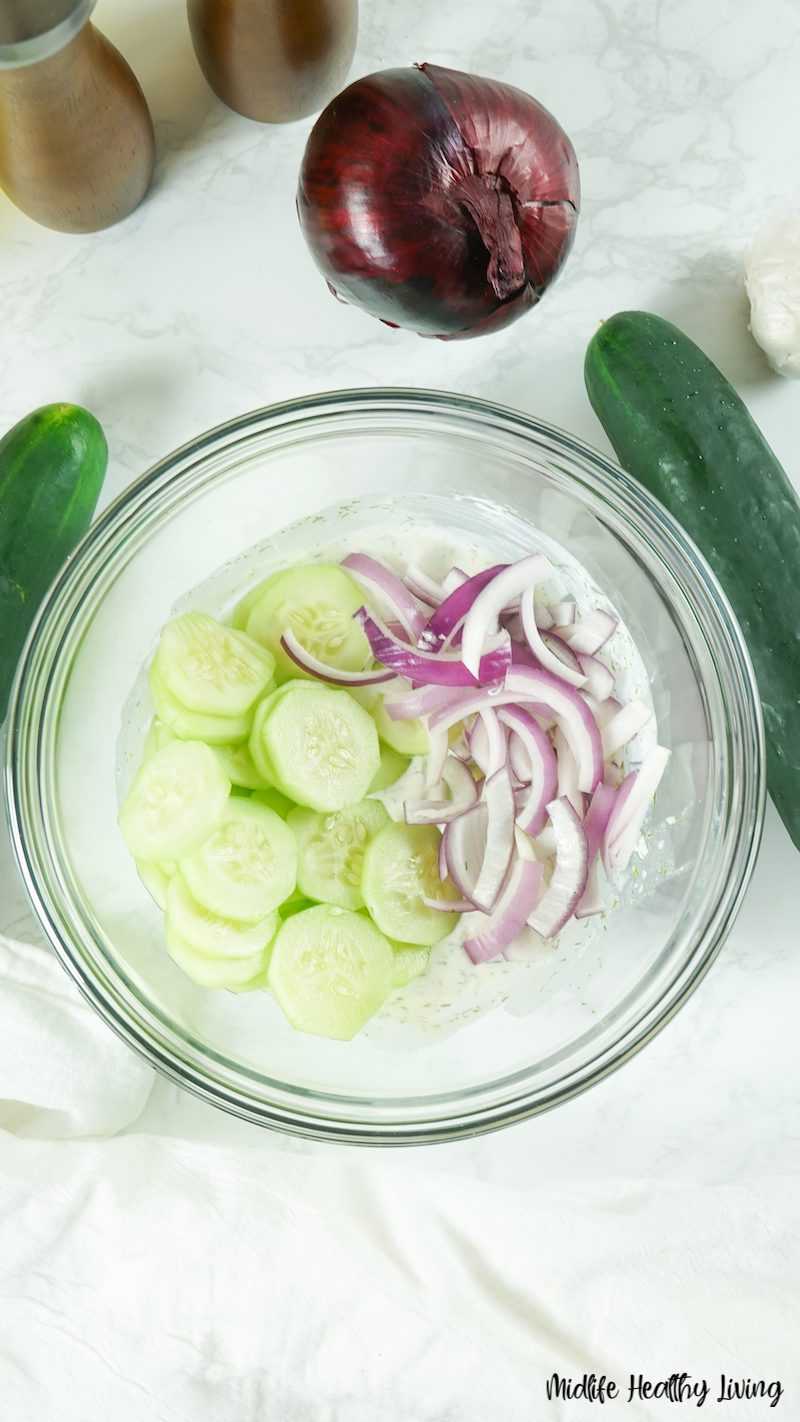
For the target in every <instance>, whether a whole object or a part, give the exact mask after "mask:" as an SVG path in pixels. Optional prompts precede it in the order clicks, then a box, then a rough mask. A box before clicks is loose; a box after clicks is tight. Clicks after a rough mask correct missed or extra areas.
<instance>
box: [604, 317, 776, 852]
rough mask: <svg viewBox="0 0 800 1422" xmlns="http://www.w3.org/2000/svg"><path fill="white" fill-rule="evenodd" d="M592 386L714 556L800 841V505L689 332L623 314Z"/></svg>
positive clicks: (609, 420) (609, 327)
mask: <svg viewBox="0 0 800 1422" xmlns="http://www.w3.org/2000/svg"><path fill="white" fill-rule="evenodd" d="M585 377H586V388H587V390H588V392H589V399H590V400H591V402H592V406H593V408H594V410H595V413H596V414H597V416H598V417H599V419H600V422H601V424H602V425H603V428H604V430H605V431H606V434H607V435H608V437H609V439H610V440H611V443H612V445H613V446H614V449H615V451H616V454H617V458H618V459H619V462H620V464H621V465H622V467H623V469H626V470H627V471H628V473H629V474H632V475H633V477H634V478H635V479H637V480H638V481H639V482H640V483H641V484H644V486H645V487H646V488H647V489H649V490H650V492H651V493H652V494H655V496H656V498H657V499H660V501H661V503H662V504H664V505H665V507H666V508H667V509H669V511H670V513H671V514H673V515H674V517H675V518H676V519H677V520H678V521H679V523H681V524H682V525H683V527H684V528H685V529H686V532H687V533H688V534H689V536H690V537H691V538H692V539H693V540H694V542H695V543H696V544H697V546H698V548H699V549H700V551H701V552H702V553H703V554H704V555H705V557H706V558H707V559H708V562H709V563H710V564H711V567H712V568H713V570H714V572H715V573H716V575H717V577H718V578H719V581H720V583H721V584H722V587H723V589H724V590H725V592H726V594H727V596H728V598H729V600H730V603H731V606H732V607H733V610H734V612H735V613H736V616H737V618H738V620H739V625H740V626H741V629H742V632H743V634H744V638H745V641H746V643H747V646H748V649H749V651H750V656H751V658H752V662H753V666H754V668H755V673H756V678H757V681H758V688H759V693H760V696H761V705H762V708H763V712H764V727H765V732H766V743H767V784H768V786H769V792H770V795H771V796H772V799H773V800H774V802H775V805H776V807H777V809H778V812H779V813H780V816H781V819H782V820H783V822H784V824H785V825H786V828H787V829H788V831H789V834H790V835H791V837H792V840H793V841H794V843H795V845H797V847H798V848H800V502H798V498H797V495H796V493H795V491H794V489H793V488H792V485H791V484H790V482H789V480H788V478H787V477H786V474H785V473H784V471H783V469H782V468H781V465H780V464H779V463H778V461H777V459H776V458H775V455H774V454H773V452H772V450H771V449H770V447H769V445H768V444H767V442H766V440H765V439H764V436H763V435H762V433H761V431H760V430H759V428H758V426H757V425H756V424H755V423H754V421H753V419H752V418H751V416H750V414H749V413H748V411H747V409H746V407H745V406H744V404H743V403H742V401H741V400H740V399H739V396H738V395H737V394H736V391H735V390H734V389H733V386H732V385H730V384H729V382H728V381H727V380H726V379H725V377H724V375H722V373H721V372H720V371H719V370H717V367H716V366H715V365H714V364H713V362H712V361H710V360H709V359H708V356H706V355H704V354H703V352H702V351H701V350H700V349H699V348H698V347H697V346H696V345H695V344H694V342H693V341H690V340H689V338H688V337H687V336H685V335H684V334H683V332H682V331H679V330H678V328H677V327H676V326H672V325H671V324H670V323H669V321H664V320H662V319H661V317H659V316H652V315H650V314H649V313H647V312H645V311H620V312H619V313H618V314H617V315H616V316H612V317H610V319H609V320H607V321H605V322H604V324H603V325H602V326H601V327H600V329H599V331H597V333H596V334H595V335H594V336H593V337H592V340H591V341H590V343H589V348H588V350H587V352H586V366H585Z"/></svg>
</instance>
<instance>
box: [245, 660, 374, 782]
mask: <svg viewBox="0 0 800 1422" xmlns="http://www.w3.org/2000/svg"><path fill="white" fill-rule="evenodd" d="M259 710H260V708H259ZM250 750H251V754H252V756H253V760H254V761H255V763H256V765H257V766H258V767H259V769H261V766H262V764H263V765H264V766H266V767H267V768H268V769H269V770H270V771H271V773H272V778H273V779H274V781H275V784H276V786H277V788H278V789H279V790H281V791H282V792H283V794H284V795H288V796H289V798H290V800H294V801H295V802H296V803H297V804H298V805H307V806H309V807H310V808H311V809H312V810H343V809H344V808H345V806H347V805H357V804H358V802H359V801H360V800H363V798H364V796H365V795H366V793H367V790H368V788H369V786H370V784H371V783H372V780H373V779H374V777H375V775H376V773H377V770H378V767H379V765H380V762H381V754H380V748H379V745H378V733H377V731H376V730H375V722H374V721H373V719H372V717H371V716H370V715H369V713H368V712H367V711H365V710H364V709H363V707H361V706H359V704H358V702H357V701H354V700H353V698H352V696H349V695H348V693H347V692H346V691H332V690H330V688H328V687H326V686H321V685H320V684H319V683H316V684H315V685H313V686H312V685H310V684H309V683H305V682H304V683H303V684H302V685H301V686H295V687H293V688H292V689H291V690H290V691H286V692H285V693H284V694H283V695H282V696H278V697H277V698H276V700H275V702H274V703H273V705H272V709H271V710H270V712H269V714H268V715H267V716H266V718H265V719H264V721H263V723H262V722H261V720H260V718H259V719H258V720H257V724H256V725H255V726H254V728H253V735H252V736H251V738H250Z"/></svg>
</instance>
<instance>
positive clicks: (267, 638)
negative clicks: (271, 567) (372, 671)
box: [247, 563, 370, 678]
mask: <svg viewBox="0 0 800 1422" xmlns="http://www.w3.org/2000/svg"><path fill="white" fill-rule="evenodd" d="M363 603H364V594H363V593H362V592H361V591H360V589H359V588H357V587H356V585H355V583H354V582H353V580H352V578H349V577H348V576H347V574H346V573H345V572H343V571H342V569H341V568H338V567H336V565H335V564H333V563H312V564H310V565H308V566H306V567H304V568H289V569H288V570H287V572H285V573H283V574H282V575H281V576H280V577H277V578H276V579H275V581H274V582H271V584H270V585H269V586H268V587H267V588H266V590H265V591H264V593H263V596H262V597H261V598H259V600H258V601H257V602H256V604H255V606H254V607H253V609H252V611H251V613H250V616H249V617H248V619H247V634H248V636H249V637H252V638H254V640H255V641H256V642H260V643H261V645H262V646H264V647H266V648H267V649H268V650H269V651H270V652H271V653H272V655H273V656H274V658H275V664H276V675H277V676H279V677H292V678H297V677H303V676H305V675H306V673H304V672H303V670H302V668H300V667H298V665H297V663H296V662H294V661H293V660H292V658H291V657H289V656H288V655H287V654H286V652H284V650H283V648H282V646H281V637H282V636H283V633H284V632H285V631H286V629H287V627H289V628H291V630H292V632H293V633H294V635H295V637H296V638H297V640H298V642H299V643H300V645H301V647H304V648H305V649H306V651H308V652H311V654H312V655H313V656H315V657H318V658H319V660H320V661H321V662H324V663H325V664H326V666H331V667H336V668H338V669H339V670H340V671H361V670H362V668H363V667H364V666H366V664H367V661H368V659H369V657H370V648H369V642H368V641H367V639H366V637H365V636H364V633H363V632H362V630H361V628H360V627H359V626H358V623H356V622H354V621H353V614H354V613H355V612H357V611H358V609H359V608H360V607H362V606H363ZM308 675H309V676H310V673H308Z"/></svg>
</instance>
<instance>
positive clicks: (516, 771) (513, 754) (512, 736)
mask: <svg viewBox="0 0 800 1422" xmlns="http://www.w3.org/2000/svg"><path fill="white" fill-rule="evenodd" d="M508 764H509V766H510V769H511V774H512V775H513V776H514V777H515V779H516V780H518V781H519V783H520V786H524V785H530V783H531V780H532V778H533V767H532V765H531V758H530V755H529V754H528V751H527V750H526V747H525V742H524V741H523V739H522V737H521V736H520V735H518V734H517V732H516V731H509V736H508Z"/></svg>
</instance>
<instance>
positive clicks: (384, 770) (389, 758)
mask: <svg viewBox="0 0 800 1422" xmlns="http://www.w3.org/2000/svg"><path fill="white" fill-rule="evenodd" d="M380 749H381V763H380V765H379V766H378V773H377V775H376V776H375V777H374V779H373V780H372V781H371V782H370V787H369V790H368V791H367V794H368V795H373V794H374V793H375V791H376V790H385V789H386V788H387V786H389V785H394V784H395V783H396V781H398V780H399V779H400V776H401V775H405V773H406V771H407V770H408V766H409V760H408V757H407V756H404V755H398V753H397V751H396V750H393V749H392V747H391V746H387V745H384V743H383V741H381V747H380Z"/></svg>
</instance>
